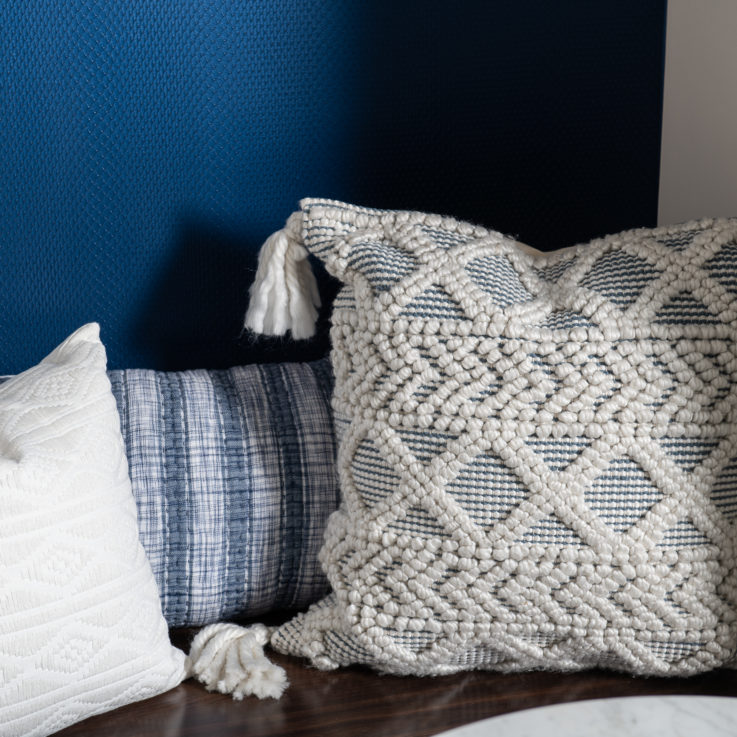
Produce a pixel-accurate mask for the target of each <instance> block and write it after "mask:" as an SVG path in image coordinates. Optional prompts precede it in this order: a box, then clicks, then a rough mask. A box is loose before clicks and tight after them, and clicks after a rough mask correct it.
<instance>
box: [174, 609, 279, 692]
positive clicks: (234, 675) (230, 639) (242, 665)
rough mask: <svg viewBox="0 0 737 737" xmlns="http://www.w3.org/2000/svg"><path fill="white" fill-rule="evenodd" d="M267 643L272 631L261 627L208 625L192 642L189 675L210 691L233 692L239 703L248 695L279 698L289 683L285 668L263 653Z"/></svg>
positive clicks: (222, 623)
mask: <svg viewBox="0 0 737 737" xmlns="http://www.w3.org/2000/svg"><path fill="white" fill-rule="evenodd" d="M268 641H269V629H268V627H265V626H264V625H262V624H256V625H253V626H251V627H239V626H238V625H236V624H229V623H226V622H221V623H218V624H211V625H208V626H207V627H204V628H203V629H202V630H200V631H199V632H198V633H197V636H196V637H195V638H194V640H193V641H192V647H191V648H190V651H189V656H188V658H187V668H188V673H189V676H193V677H195V678H197V680H199V681H201V682H202V683H204V684H205V687H206V688H207V690H208V691H219V692H220V693H232V694H233V698H234V699H237V700H239V701H240V700H241V699H242V698H243V697H244V696H247V695H253V696H258V697H259V698H260V699H265V698H267V697H271V698H274V699H278V698H280V697H281V695H282V694H283V693H284V690H285V689H286V688H287V686H288V685H289V682H288V681H287V674H286V673H285V671H284V669H283V668H280V667H279V666H278V665H275V664H274V663H272V662H271V661H270V660H269V659H268V658H267V657H266V655H265V654H264V645H266V643H267V642H268Z"/></svg>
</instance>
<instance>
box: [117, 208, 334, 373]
mask: <svg viewBox="0 0 737 737" xmlns="http://www.w3.org/2000/svg"><path fill="white" fill-rule="evenodd" d="M246 240H247V241H248V240H249V239H248V238H246ZM249 245H250V243H249ZM259 247H260V244H255V243H254V245H253V246H252V247H250V248H248V249H246V248H244V239H243V237H242V235H241V234H239V235H238V236H235V235H232V234H229V233H226V232H224V231H222V230H219V229H217V228H216V227H214V226H212V225H208V224H205V223H202V222H196V221H185V222H184V223H182V225H181V227H180V229H179V235H178V238H177V239H176V241H175V244H174V246H173V247H172V248H171V250H170V260H169V262H168V263H166V264H165V265H164V267H163V269H162V272H161V275H160V277H159V279H157V280H155V281H154V284H153V289H152V293H151V297H150V298H149V300H148V301H147V302H145V303H144V305H143V307H142V309H141V311H140V313H139V314H138V316H137V318H136V319H135V320H134V330H133V334H131V335H130V336H129V340H130V344H131V345H132V346H134V347H135V349H136V350H137V351H138V352H140V353H142V354H145V355H150V356H152V357H153V359H154V361H155V365H156V366H157V367H158V368H159V369H160V370H165V371H180V370H184V369H191V368H208V369H218V368H228V367H230V366H235V365H242V364H247V363H256V362H277V361H311V360H316V359H318V358H321V357H322V356H324V355H326V354H327V352H328V350H329V335H328V333H329V314H328V313H329V309H328V307H324V308H323V309H322V310H321V314H320V318H319V320H318V327H317V335H316V336H315V337H314V338H312V339H311V340H309V341H293V340H292V339H291V338H290V337H289V336H286V337H284V338H266V337H263V336H254V335H253V334H250V333H248V332H245V331H244V330H243V317H244V315H245V312H246V308H247V306H248V288H249V286H250V284H251V282H252V281H253V277H254V275H255V272H256V266H257V257H258V249H259ZM313 266H314V267H315V269H314V270H315V275H316V277H317V279H318V283H319V286H320V293H321V295H323V296H324V301H325V302H326V303H327V304H328V305H329V303H330V302H331V301H332V297H333V296H334V294H335V292H336V291H337V288H338V284H337V282H336V281H335V280H333V279H332V278H331V277H329V276H328V275H327V274H326V273H325V271H324V270H322V269H321V267H319V265H317V264H314V265H313Z"/></svg>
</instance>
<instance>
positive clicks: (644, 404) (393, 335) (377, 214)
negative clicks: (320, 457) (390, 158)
mask: <svg viewBox="0 0 737 737" xmlns="http://www.w3.org/2000/svg"><path fill="white" fill-rule="evenodd" d="M302 245H304V247H306V249H307V250H308V251H309V252H310V253H311V254H314V255H315V256H316V257H317V258H319V259H320V260H321V261H322V262H323V263H324V264H325V266H326V267H327V269H328V271H330V272H331V273H332V274H333V275H335V276H336V277H337V278H339V279H340V280H342V281H343V282H344V284H345V286H344V288H343V289H342V291H341V292H340V294H339V296H338V298H337V300H336V303H335V306H334V312H333V317H332V326H333V327H332V342H333V352H332V360H333V364H334V370H335V377H336V387H335V395H334V400H333V402H334V410H335V415H336V426H337V430H338V435H339V442H340V446H339V447H340V449H339V472H340V484H341V493H342V502H341V506H340V509H339V511H337V512H336V513H335V514H334V515H333V516H332V518H331V519H330V523H329V526H328V530H327V534H326V542H325V546H324V548H323V551H322V558H321V560H322V563H323V565H324V567H325V569H326V571H327V574H328V576H329V579H330V582H331V584H332V587H333V593H332V594H331V595H329V596H328V597H327V598H326V599H324V600H323V601H321V602H320V603H319V604H317V605H315V606H313V607H312V608H311V609H310V610H309V611H308V612H307V613H306V614H303V615H300V616H299V617H297V618H296V619H294V620H292V621H291V622H289V623H288V624H286V625H284V626H283V627H281V628H280V629H279V630H278V631H277V632H276V634H275V635H274V637H273V638H272V644H273V645H274V646H275V647H276V648H277V649H279V650H282V651H284V652H288V653H292V654H296V655H302V656H306V657H308V658H310V660H311V661H312V662H313V663H314V664H315V665H316V666H318V667H320V668H334V667H337V666H340V665H345V664H349V663H365V664H368V665H371V666H373V667H375V668H377V669H379V670H381V671H385V672H391V673H398V674H441V673H449V672H453V671H459V670H465V669H495V670H506V671H511V670H523V669H559V670H572V669H582V668H589V667H594V666H601V667H607V668H613V669H618V670H625V671H630V672H633V673H637V674H667V675H676V674H691V673H696V672H699V671H704V670H707V669H711V668H715V667H719V666H722V665H725V664H729V663H730V662H731V661H732V660H733V658H734V656H735V651H736V649H737V621H736V617H735V605H736V604H737V589H736V587H735V572H736V565H735V563H736V559H735V541H736V540H737V535H736V534H735V529H734V521H735V518H736V517H737V412H736V403H737V383H736V382H735V377H736V374H737V354H736V351H735V343H736V341H735V339H736V337H737V220H721V221H701V222H693V223H689V224H686V225H681V226H677V227H674V228H667V229H665V228H664V229H658V230H636V231H631V232H626V233H622V234H620V235H616V236H612V237H608V238H605V239H602V240H597V241H594V242H592V243H589V244H587V245H583V246H578V247H576V248H573V249H566V250H565V251H562V252H557V253H552V254H539V253H536V252H533V251H531V250H530V249H524V248H520V247H519V244H516V243H515V242H513V241H511V240H510V239H508V238H506V237H504V236H502V235H500V234H498V233H494V232H490V231H487V230H484V229H482V228H477V227H473V226H471V225H468V224H465V223H461V222H457V221H455V220H451V219H444V218H441V217H437V216H432V215H423V214H419V213H408V212H389V211H377V210H368V209H362V208H357V207H352V206H350V205H344V204H341V203H338V202H332V201H318V200H307V201H305V202H303V203H302V210H301V212H299V213H296V214H295V215H294V216H292V218H290V220H289V222H288V224H287V227H286V228H285V230H284V231H282V232H280V233H279V234H277V235H276V236H275V237H274V238H272V239H271V241H270V242H269V243H267V246H266V247H265V249H264V251H263V254H262V260H261V264H260V268H259V274H258V275H257V283H256V285H255V286H254V288H253V296H252V305H251V309H250V311H249V314H248V316H247V324H248V325H250V326H251V327H253V328H255V329H261V330H271V331H272V332H279V331H280V330H281V331H284V330H285V329H287V328H289V327H295V328H296V330H298V331H299V332H300V334H304V332H305V331H304V323H303V322H302V321H301V319H300V320H297V321H296V322H290V319H289V312H290V309H291V310H292V312H294V309H295V308H294V305H297V304H301V303H300V302H299V300H302V303H304V302H305V301H306V302H309V301H310V300H309V297H308V295H309V290H310V282H309V279H308V277H307V276H306V273H305V264H306V261H305V260H304V256H305V255H306V253H305V252H304V249H303V248H302ZM277 277H278V278H277ZM280 279H281V281H280ZM275 284H276V286H274V285H275ZM299 284H301V285H303V286H302V288H301V291H300V289H299V288H298V286H295V285H299ZM280 285H281V286H280ZM305 285H306V287H305ZM297 292H299V293H298V294H297ZM280 304H281V308H280V307H279V305H280ZM279 309H282V311H283V313H284V314H282V315H281V316H280V315H279V314H276V315H275V312H277V313H278V311H279ZM285 315H286V317H285ZM300 317H301V316H300ZM275 326H276V327H275Z"/></svg>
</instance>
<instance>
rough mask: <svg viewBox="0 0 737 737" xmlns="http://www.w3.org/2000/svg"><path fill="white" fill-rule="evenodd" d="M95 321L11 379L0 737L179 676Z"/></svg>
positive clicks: (3, 437) (135, 696) (1, 459)
mask: <svg viewBox="0 0 737 737" xmlns="http://www.w3.org/2000/svg"><path fill="white" fill-rule="evenodd" d="M105 368H106V357H105V349H104V347H103V346H102V343H100V340H99V328H98V326H97V325H95V324H90V325H86V326H84V327H82V328H80V329H79V330H78V331H77V332H75V333H74V334H73V335H72V336H70V337H69V338H68V339H67V340H66V341H64V342H63V343H62V344H61V345H60V346H59V347H58V348H57V349H56V350H54V351H53V352H52V353H51V354H50V355H49V356H48V357H47V358H45V359H44V360H43V361H41V363H39V364H38V365H37V366H35V367H33V368H31V369H29V370H28V371H26V372H24V373H22V374H19V375H17V376H14V377H12V378H10V379H8V381H6V382H4V383H3V384H2V385H0V735H2V737H16V736H19V735H23V737H28V736H30V735H36V736H38V735H48V734H51V733H52V732H56V731H57V730H60V729H62V728H63V727H65V726H67V725H69V724H72V723H74V722H77V721H79V720H81V719H84V718H86V717H88V716H92V715H93V714H98V713H100V712H103V711H107V710H109V709H113V708H115V707H118V706H122V705H124V704H128V703H131V702H133V701H138V700H140V699H145V698H148V697H150V696H155V695H156V694H159V693H162V692H163V691H166V690H168V689H170V688H172V687H174V686H176V685H177V684H178V683H179V682H180V681H181V680H182V678H183V677H184V675H185V669H184V654H183V653H182V652H181V651H179V650H177V649H175V648H173V647H172V646H171V644H170V642H169V634H168V630H167V626H166V622H165V621H164V618H163V616H162V614H161V606H160V603H159V596H158V591H157V588H156V583H155V581H154V578H153V574H152V572H151V568H150V566H149V563H148V561H147V559H146V555H145V553H144V550H143V548H142V547H141V544H140V543H139V541H138V527H137V522H136V508H135V503H134V500H133V495H132V493H131V485H130V480H129V477H128V466H127V462H126V457H125V452H124V447H123V440H122V437H121V434H120V424H119V419H118V412H117V407H116V404H115V399H114V398H113V395H112V392H111V389H110V382H109V380H108V377H107V374H106V371H105Z"/></svg>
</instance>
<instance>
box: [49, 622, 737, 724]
mask: <svg viewBox="0 0 737 737" xmlns="http://www.w3.org/2000/svg"><path fill="white" fill-rule="evenodd" d="M192 636H193V631H192V630H183V631H177V632H174V633H173V635H172V639H173V641H174V642H175V644H177V645H179V646H180V647H183V648H185V649H186V648H187V647H188V643H189V641H190V639H191V637H192ZM269 657H271V658H272V659H273V660H274V661H275V662H277V663H279V664H280V665H281V666H283V667H284V668H285V669H286V671H287V674H288V677H289V682H290V686H289V688H288V689H287V691H286V692H285V694H284V696H282V698H281V699H279V700H278V701H275V700H273V699H267V700H263V701H262V700H259V699H257V698H254V697H248V698H246V699H244V700H243V701H234V700H233V699H232V698H231V697H230V696H226V695H223V694H216V693H208V692H207V691H205V689H204V687H203V686H202V685H201V684H199V683H197V682H195V681H186V682H185V683H183V684H181V685H180V686H178V687H177V688H175V689H173V690H172V691H169V692H168V693H165V694H163V695H161V696H158V697H156V698H153V699H149V700H147V701H142V702H139V703H137V704H132V705H130V706H126V707H124V708H122V709H118V710H116V711H113V712H109V713H107V714H102V715H100V716H97V717H93V718H91V719H87V720H85V721H84V722H80V723H79V724H76V725H74V726H72V727H69V728H68V729H65V730H63V731H62V732H59V733H58V735H59V737H90V735H104V737H236V735H237V736H238V737H245V736H248V737H287V736H289V737H426V736H428V735H434V734H437V733H438V732H442V731H443V730H446V729H451V728H452V727H457V726H460V725H462V724H468V723H470V722H474V721H477V720H479V719H485V718H487V717H491V716H495V715H498V714H504V713H507V712H512V711H518V710H520V709H529V708H532V707H536V706H546V705H549V704H556V703H562V702H566V701H579V700H582V699H596V698H603V697H617V696H645V695H666V694H700V695H713V696H735V695H737V671H732V670H720V671H714V672H712V673H707V674H704V675H700V676H694V677H692V678H671V679H668V678H633V677H631V676H627V675H623V674H619V673H609V672H603V671H590V672H582V673H573V674H560V673H540V672H537V673H520V674H511V675H508V674H500V673H491V672H473V673H460V674H456V675H452V676H441V677H437V678H412V677H407V678H401V677H396V676H381V675H377V674H376V673H374V672H372V671H370V670H368V669H364V668H346V669H343V670H338V671H332V672H322V671H318V670H315V669H313V668H310V667H308V666H307V665H305V663H304V662H303V661H301V660H299V659H296V658H290V657H287V656H283V655H279V654H276V653H270V654H269Z"/></svg>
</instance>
